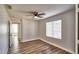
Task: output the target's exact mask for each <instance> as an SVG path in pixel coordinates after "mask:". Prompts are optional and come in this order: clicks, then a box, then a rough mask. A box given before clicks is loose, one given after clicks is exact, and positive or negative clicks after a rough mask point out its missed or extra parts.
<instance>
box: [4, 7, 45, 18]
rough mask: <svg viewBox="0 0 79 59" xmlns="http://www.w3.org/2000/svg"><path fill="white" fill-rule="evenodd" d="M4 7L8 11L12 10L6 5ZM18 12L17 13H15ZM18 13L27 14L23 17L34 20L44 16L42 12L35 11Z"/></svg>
mask: <svg viewBox="0 0 79 59" xmlns="http://www.w3.org/2000/svg"><path fill="white" fill-rule="evenodd" d="M6 7H7V8H8V9H9V10H12V6H11V5H6ZM17 12H18V11H17ZM19 12H22V13H29V14H30V15H25V16H33V17H34V18H42V17H43V15H45V13H42V12H37V11H25V12H24V11H19Z"/></svg>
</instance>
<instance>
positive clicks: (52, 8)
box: [9, 4, 75, 20]
mask: <svg viewBox="0 0 79 59" xmlns="http://www.w3.org/2000/svg"><path fill="white" fill-rule="evenodd" d="M11 6H12V9H11V10H9V12H10V14H11V15H12V16H18V17H19V16H20V17H25V18H29V19H32V18H33V17H32V16H26V15H27V14H28V13H26V11H37V12H44V13H45V14H46V15H43V18H37V19H36V20H40V19H45V18H48V17H50V16H54V15H57V14H59V13H62V12H65V11H68V10H71V9H74V8H75V5H74V4H12V5H11Z"/></svg>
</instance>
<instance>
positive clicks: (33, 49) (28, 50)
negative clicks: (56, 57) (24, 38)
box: [10, 40, 69, 54]
mask: <svg viewBox="0 0 79 59" xmlns="http://www.w3.org/2000/svg"><path fill="white" fill-rule="evenodd" d="M12 51H13V50H11V52H10V53H12V54H13V53H15V54H69V53H68V52H66V51H64V50H62V49H60V48H58V47H55V46H52V45H50V44H48V43H45V42H43V41H41V40H34V41H30V42H23V43H20V45H19V49H18V51H17V52H12Z"/></svg>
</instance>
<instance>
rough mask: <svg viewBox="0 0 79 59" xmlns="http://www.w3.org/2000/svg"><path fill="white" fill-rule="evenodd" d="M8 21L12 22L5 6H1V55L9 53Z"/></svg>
mask: <svg viewBox="0 0 79 59" xmlns="http://www.w3.org/2000/svg"><path fill="white" fill-rule="evenodd" d="M8 20H10V18H9V16H8V14H7V11H6V9H5V8H4V5H0V54H5V53H7V52H8Z"/></svg>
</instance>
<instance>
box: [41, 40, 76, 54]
mask: <svg viewBox="0 0 79 59" xmlns="http://www.w3.org/2000/svg"><path fill="white" fill-rule="evenodd" d="M40 40H42V41H44V42H46V43H48V44H50V45H54V46H56V47H58V48H60V49H63V50H65V51H68V52H70V53H72V54H74V53H75V52H73V51H70V50H68V49H66V48H63V47H61V46H59V45H56V44H54V43H51V42H48V41H46V40H44V39H40Z"/></svg>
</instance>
